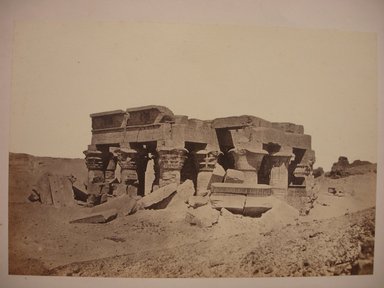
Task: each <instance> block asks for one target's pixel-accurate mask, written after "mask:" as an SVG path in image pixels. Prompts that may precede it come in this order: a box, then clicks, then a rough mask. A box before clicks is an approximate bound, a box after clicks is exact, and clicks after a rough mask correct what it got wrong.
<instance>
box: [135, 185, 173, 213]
mask: <svg viewBox="0 0 384 288" xmlns="http://www.w3.org/2000/svg"><path fill="white" fill-rule="evenodd" d="M176 190H177V184H176V183H171V184H168V185H166V186H163V187H161V188H159V189H157V190H155V191H153V192H152V193H151V194H148V195H146V196H144V197H143V198H141V199H140V200H138V201H137V206H138V208H149V207H150V206H152V205H154V204H157V203H159V202H161V201H163V200H165V199H166V198H168V197H170V196H171V195H172V194H174V193H176Z"/></svg>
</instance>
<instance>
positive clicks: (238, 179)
mask: <svg viewBox="0 0 384 288" xmlns="http://www.w3.org/2000/svg"><path fill="white" fill-rule="evenodd" d="M244 179H245V176H244V173H243V172H242V171H239V170H234V169H228V170H227V172H226V173H225V176H224V183H244Z"/></svg>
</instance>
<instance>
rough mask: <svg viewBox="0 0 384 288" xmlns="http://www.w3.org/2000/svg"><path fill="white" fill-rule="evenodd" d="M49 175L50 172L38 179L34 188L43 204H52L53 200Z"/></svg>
mask: <svg viewBox="0 0 384 288" xmlns="http://www.w3.org/2000/svg"><path fill="white" fill-rule="evenodd" d="M49 176H50V174H48V173H46V174H44V175H42V176H41V177H40V178H39V180H38V181H37V184H36V185H35V186H34V187H33V188H32V190H34V191H36V193H37V194H39V196H40V200H41V203H42V204H48V205H52V204H53V200H52V194H51V187H50V185H49V180H48V177H49Z"/></svg>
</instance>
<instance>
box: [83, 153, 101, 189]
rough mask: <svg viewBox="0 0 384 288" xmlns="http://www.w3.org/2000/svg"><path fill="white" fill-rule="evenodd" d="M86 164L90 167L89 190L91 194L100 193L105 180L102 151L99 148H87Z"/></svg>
mask: <svg viewBox="0 0 384 288" xmlns="http://www.w3.org/2000/svg"><path fill="white" fill-rule="evenodd" d="M83 153H84V155H85V164H86V165H87V168H88V181H87V192H88V193H89V194H99V193H100V185H101V183H103V182H104V171H103V166H104V165H103V159H102V152H101V151H98V150H86V151H84V152H83Z"/></svg>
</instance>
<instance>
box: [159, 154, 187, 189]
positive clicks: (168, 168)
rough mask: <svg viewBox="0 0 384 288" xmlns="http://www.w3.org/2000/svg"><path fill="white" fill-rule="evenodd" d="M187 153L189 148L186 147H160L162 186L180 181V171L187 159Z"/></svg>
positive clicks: (160, 182) (160, 181)
mask: <svg viewBox="0 0 384 288" xmlns="http://www.w3.org/2000/svg"><path fill="white" fill-rule="evenodd" d="M187 153H188V150H187V149H185V148H173V149H172V148H164V147H163V148H161V149H158V165H159V172H160V173H159V174H160V175H159V185H160V187H163V186H165V185H167V184H170V183H178V184H179V183H180V171H181V168H183V165H184V162H185V160H186V159H187V156H186V155H187Z"/></svg>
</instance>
